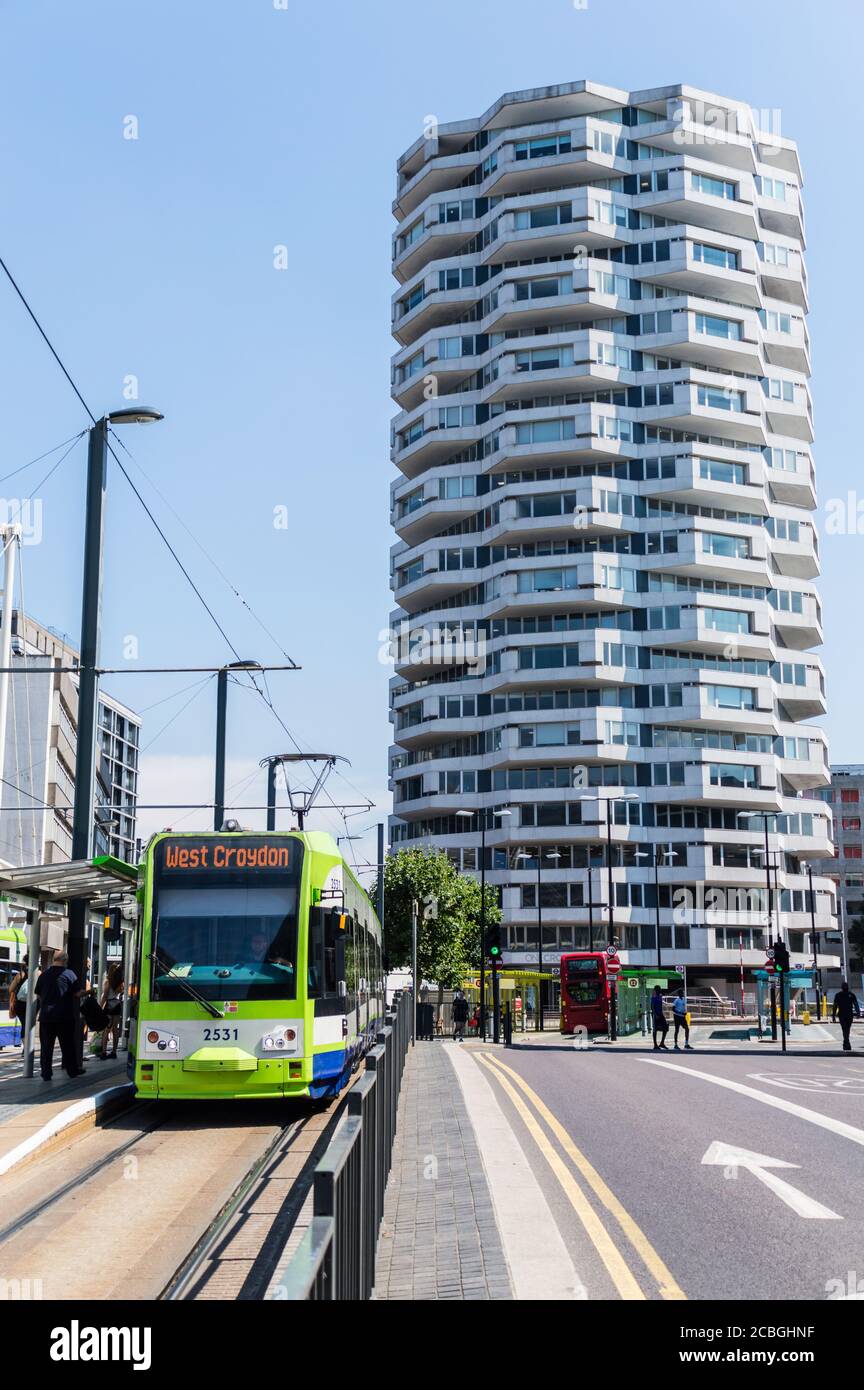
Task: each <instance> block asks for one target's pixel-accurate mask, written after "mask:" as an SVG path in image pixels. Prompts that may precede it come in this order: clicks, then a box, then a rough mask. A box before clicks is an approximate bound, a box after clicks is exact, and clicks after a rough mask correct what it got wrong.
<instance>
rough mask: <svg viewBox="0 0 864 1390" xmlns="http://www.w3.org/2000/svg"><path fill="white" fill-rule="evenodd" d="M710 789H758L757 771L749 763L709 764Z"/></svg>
mask: <svg viewBox="0 0 864 1390" xmlns="http://www.w3.org/2000/svg"><path fill="white" fill-rule="evenodd" d="M709 769H710V779H711V786H712V787H741V788H749V787H758V785H759V781H758V777H757V769H756V768H755V767H751V765H750V764H749V763H710V764H709Z"/></svg>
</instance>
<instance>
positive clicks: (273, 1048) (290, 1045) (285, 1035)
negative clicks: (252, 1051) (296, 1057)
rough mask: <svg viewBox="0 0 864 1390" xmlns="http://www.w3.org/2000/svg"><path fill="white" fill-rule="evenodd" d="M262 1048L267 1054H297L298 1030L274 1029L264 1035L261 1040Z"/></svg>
mask: <svg viewBox="0 0 864 1390" xmlns="http://www.w3.org/2000/svg"><path fill="white" fill-rule="evenodd" d="M261 1046H262V1047H263V1049H264V1051H265V1052H296V1051H297V1029H296V1028H288V1027H281V1028H274V1029H273V1031H272V1032H271V1033H265V1034H264V1036H263V1038H262V1039H261Z"/></svg>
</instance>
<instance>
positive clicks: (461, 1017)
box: [452, 989, 468, 1042]
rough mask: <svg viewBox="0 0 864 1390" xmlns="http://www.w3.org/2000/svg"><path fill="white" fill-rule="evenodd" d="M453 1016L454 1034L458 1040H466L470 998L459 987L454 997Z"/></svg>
mask: <svg viewBox="0 0 864 1390" xmlns="http://www.w3.org/2000/svg"><path fill="white" fill-rule="evenodd" d="M452 1017H453V1036H454V1038H455V1039H456V1040H457V1042H464V1041H465V1024H466V1023H467V1022H468V1000H467V999H466V998H465V995H464V994H463V993H462V991H461V989H457V991H456V994H455V995H454V998H453V1010H452Z"/></svg>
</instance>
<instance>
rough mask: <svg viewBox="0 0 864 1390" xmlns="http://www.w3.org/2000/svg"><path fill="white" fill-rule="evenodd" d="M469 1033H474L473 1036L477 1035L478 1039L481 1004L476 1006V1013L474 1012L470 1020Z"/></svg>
mask: <svg viewBox="0 0 864 1390" xmlns="http://www.w3.org/2000/svg"><path fill="white" fill-rule="evenodd" d="M468 1031H469V1033H473V1034H474V1035H475V1037H476V1036H477V1034H478V1033H479V1032H480V1005H479V1004H475V1005H474V1012H473V1014H472V1015H471V1017H470V1018H469V1020H468Z"/></svg>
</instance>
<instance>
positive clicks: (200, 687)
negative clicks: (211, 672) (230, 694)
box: [139, 676, 216, 753]
mask: <svg viewBox="0 0 864 1390" xmlns="http://www.w3.org/2000/svg"><path fill="white" fill-rule="evenodd" d="M215 679H216V677H215V676H205V677H204V679H203V681H198V683H197V688H196V689H195V691H194V693H193V694H192V695H190V696H189V699H188V700H187V701H186V703H185V705H181V706H180V708H179V709H178V710H175V712H174V713H173V714H172V716H171V718H170V719H169V720H168V722H167V724H163V725H162V728H161V729H160V730H159V732H158V734H154V735H153V737H152V738H151V739H150V741H149V743H145V744H144V746H143V748H141V749H140V750H139V751H140V752H141V753H146V752H147V750H148V748H152V747H153V744H154V743H156V741H157V740H158V739H160V738H161V737H162V735H163V734H164V733H166V732H167V730H168V729H170V728H171V725H172V724H174V723H175V722H176V721H177V720H178V719H179V718H180V716H181V714H183V713H184V712H185V711H186V710H187V709H188V708H189V706H190V705H191V704H194V702H195V701H196V700H197V699H198V696H199V695H201V694H203V692H204V689H205V687H206V686H208V685H212V683H213V681H214V680H215Z"/></svg>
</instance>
